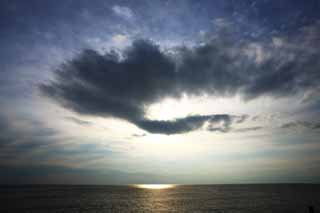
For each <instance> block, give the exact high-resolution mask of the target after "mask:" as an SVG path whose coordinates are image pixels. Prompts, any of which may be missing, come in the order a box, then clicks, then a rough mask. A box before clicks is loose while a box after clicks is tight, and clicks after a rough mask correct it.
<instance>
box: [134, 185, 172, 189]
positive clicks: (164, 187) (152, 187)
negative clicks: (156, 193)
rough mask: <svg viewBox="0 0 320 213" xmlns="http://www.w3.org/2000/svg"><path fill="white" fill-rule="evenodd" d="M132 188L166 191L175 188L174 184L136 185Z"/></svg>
mask: <svg viewBox="0 0 320 213" xmlns="http://www.w3.org/2000/svg"><path fill="white" fill-rule="evenodd" d="M134 186H135V187H137V188H141V189H168V188H173V187H175V185H174V184H136V185H134Z"/></svg>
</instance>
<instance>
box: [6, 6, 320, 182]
mask: <svg viewBox="0 0 320 213" xmlns="http://www.w3.org/2000/svg"><path fill="white" fill-rule="evenodd" d="M319 10H320V1H318V0H308V1H301V0H282V1H277V0H242V1H237V0H210V1H209V0H207V1H202V0H199V1H195V0H176V1H174V0H152V1H150V0H135V1H133V0H132V1H130V0H118V1H113V0H94V1H89V0H65V1H58V2H57V1H54V0H47V1H42V0H29V1H23V0H2V1H1V2H0V26H1V30H0V33H1V36H0V46H1V48H0V109H1V110H0V184H29V183H31V184H133V183H178V184H225V183H284V182H286V183H287V182H289V183H292V182H304V183H315V182H319V180H320V155H319V153H320V141H319V136H320V119H319V118H320V116H319V115H320V95H319V94H320V83H319V82H320V13H319Z"/></svg>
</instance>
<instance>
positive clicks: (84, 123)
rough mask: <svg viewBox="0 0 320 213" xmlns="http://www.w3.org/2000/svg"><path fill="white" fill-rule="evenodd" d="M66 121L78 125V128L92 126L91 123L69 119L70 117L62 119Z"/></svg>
mask: <svg viewBox="0 0 320 213" xmlns="http://www.w3.org/2000/svg"><path fill="white" fill-rule="evenodd" d="M64 118H65V119H66V120H68V121H71V122H73V123H75V124H77V125H80V126H90V125H92V123H91V122H89V121H84V120H81V119H79V118H75V117H70V116H67V117H64Z"/></svg>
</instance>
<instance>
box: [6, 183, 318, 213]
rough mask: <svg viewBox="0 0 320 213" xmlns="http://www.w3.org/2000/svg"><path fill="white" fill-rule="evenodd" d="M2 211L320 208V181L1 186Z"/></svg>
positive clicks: (281, 210)
mask: <svg viewBox="0 0 320 213" xmlns="http://www.w3.org/2000/svg"><path fill="white" fill-rule="evenodd" d="M0 199H1V200H0V212H1V213H7V212H8V213H15V212H19V213H24V212H25V213H33V212H34V213H49V212H50V213H53V212H54V213H56V212H58V213H62V212H66V213H81V212H89V213H93V212H97V213H103V212H217V213H222V212H231V213H236V212H237V213H244V212H246V213H251V212H256V213H264V212H268V213H270V212H275V213H277V212H279V213H286V212H288V213H295V212H297V213H304V212H308V206H309V205H313V206H314V208H315V212H320V185H303V184H296V185H284V184H276V185H192V186H191V185H188V186H183V185H181V186H176V187H174V188H168V189H161V190H154V189H141V188H136V187H133V186H2V187H0Z"/></svg>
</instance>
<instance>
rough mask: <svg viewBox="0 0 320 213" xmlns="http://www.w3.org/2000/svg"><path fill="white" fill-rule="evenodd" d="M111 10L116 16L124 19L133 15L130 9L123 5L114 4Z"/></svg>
mask: <svg viewBox="0 0 320 213" xmlns="http://www.w3.org/2000/svg"><path fill="white" fill-rule="evenodd" d="M112 11H113V12H114V13H115V14H117V15H118V16H120V17H122V18H125V19H132V18H133V17H134V14H133V12H132V10H131V9H130V8H128V7H125V6H119V5H114V6H113V7H112Z"/></svg>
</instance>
